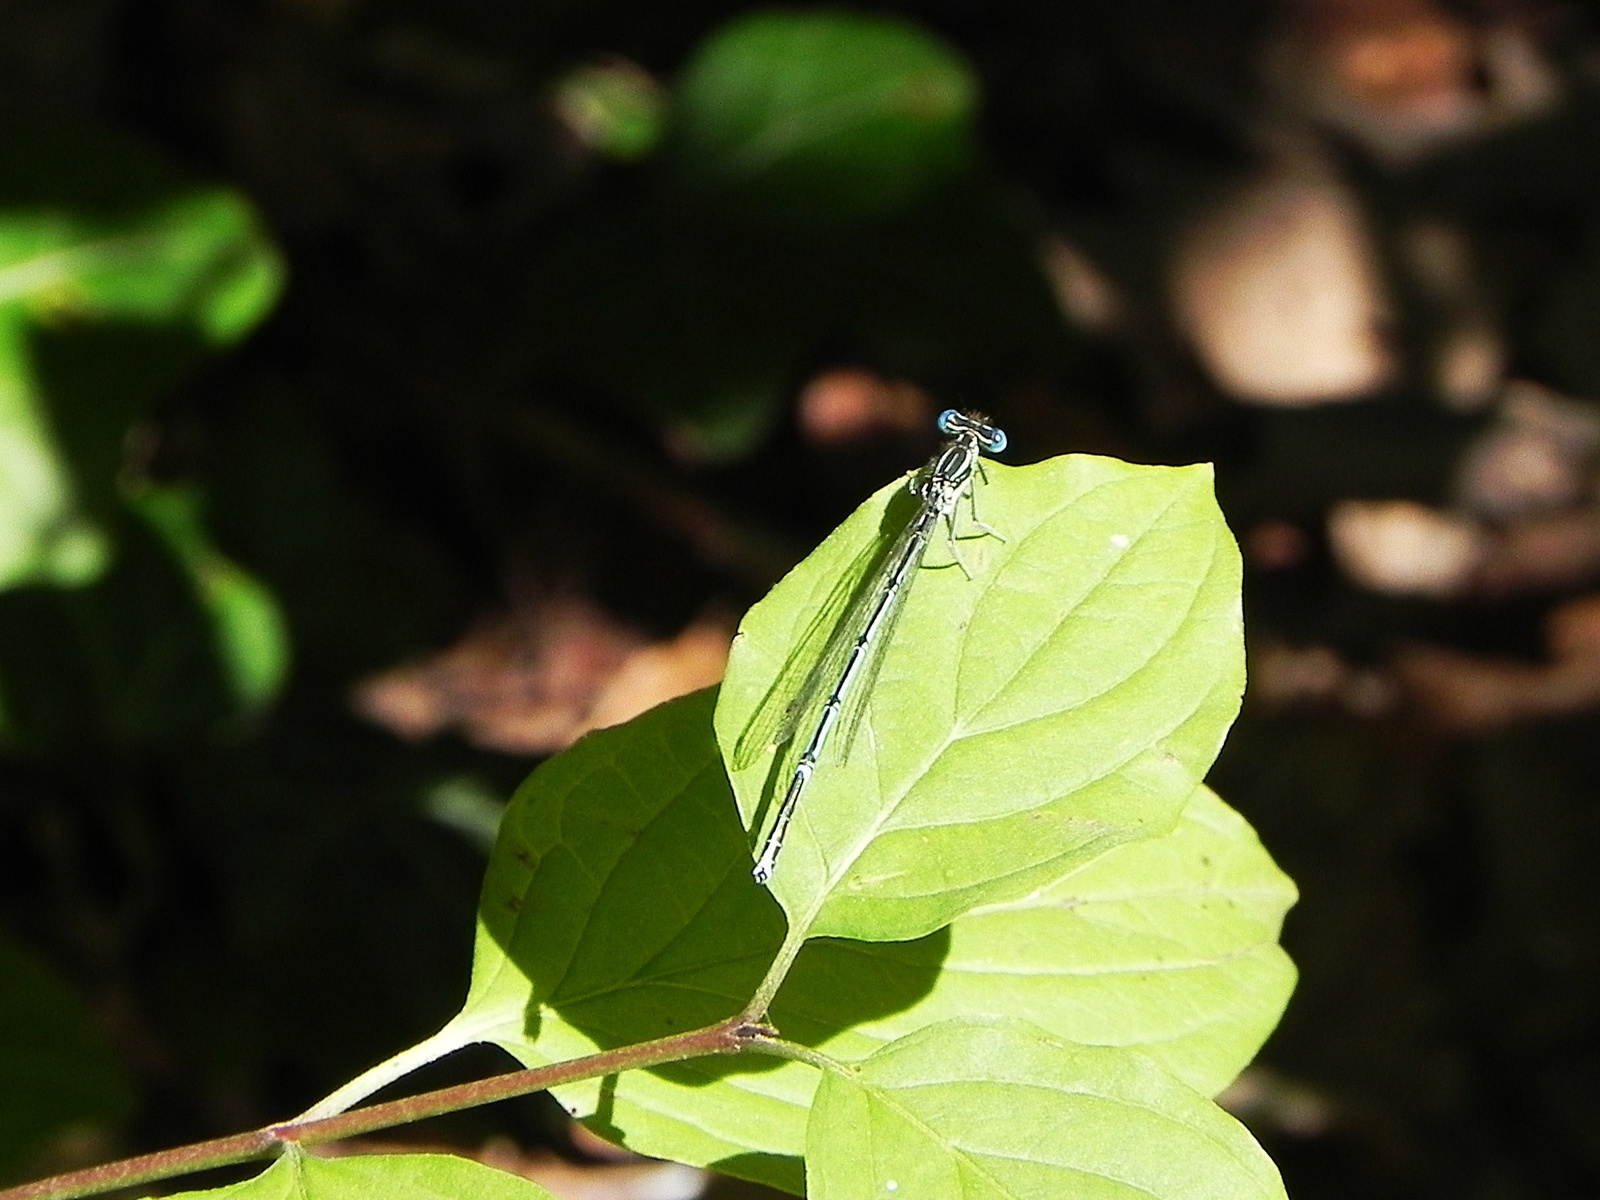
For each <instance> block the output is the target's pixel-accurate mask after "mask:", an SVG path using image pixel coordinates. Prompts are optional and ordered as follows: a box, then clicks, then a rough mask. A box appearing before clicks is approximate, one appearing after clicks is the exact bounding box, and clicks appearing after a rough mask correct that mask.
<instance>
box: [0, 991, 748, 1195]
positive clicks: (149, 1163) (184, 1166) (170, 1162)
mask: <svg viewBox="0 0 1600 1200" xmlns="http://www.w3.org/2000/svg"><path fill="white" fill-rule="evenodd" d="M772 1036H773V1030H772V1029H771V1028H769V1027H768V1026H766V1025H761V1024H758V1023H753V1022H751V1021H749V1020H747V1019H746V1018H744V1017H743V1016H738V1017H732V1018H729V1019H728V1020H726V1021H722V1022H720V1023H718V1024H716V1025H708V1026H706V1027H705V1028H704V1029H696V1030H694V1031H692V1032H690V1033H680V1034H677V1035H675V1036H673V1037H666V1038H660V1039H658V1040H656V1041H653V1042H641V1043H639V1044H638V1045H636V1046H624V1047H621V1048H620V1049H617V1050H607V1051H604V1052H602V1053H600V1054H591V1055H588V1056H586V1057H584V1058H575V1059H573V1060H571V1061H570V1062H564V1063H556V1064H554V1065H552V1066H548V1067H531V1068H529V1069H527V1070H523V1071H510V1072H507V1073H506V1074H504V1075H495V1076H491V1077H490V1078H488V1079H477V1080H474V1081H473V1082H471V1083H462V1084H457V1085H455V1086H454V1087H447V1088H439V1089H437V1090H436V1091H431V1092H422V1093H420V1094H418V1095H415V1096H407V1097H406V1098H405V1099H403V1100H391V1101H388V1102H387V1103H384V1104H373V1105H369V1106H367V1107H365V1108H356V1109H351V1110H350V1111H349V1112H344V1113H339V1114H338V1115H336V1116H332V1117H320V1118H317V1119H315V1120H309V1121H286V1122H283V1123H281V1124H278V1125H268V1126H267V1127H266V1128H264V1129H257V1130H254V1131H252V1132H250V1133H239V1134H234V1135H232V1136H230V1137H224V1138H215V1139H213V1140H211V1141H208V1142H196V1143H194V1144H192V1145H188V1146H178V1147H175V1148H173V1149H171V1150H160V1151H157V1152H156V1153H154V1154H142V1155H139V1156H138V1157H137V1158H125V1159H121V1160H119V1161H117V1162H109V1163H102V1164H101V1165H99V1166H96V1167H88V1168H85V1169H84V1170H81V1171H70V1172H68V1173H66V1174H64V1175H54V1176H51V1177H50V1178H48V1179H40V1180H37V1181H36V1182H33V1183H25V1184H22V1185H21V1186H19V1187H13V1188H7V1189H5V1190H3V1191H0V1200H76V1198H77V1197H81V1196H95V1195H99V1194H100V1193H102V1192H110V1191H115V1190H116V1189H118V1188H124V1187H132V1186H134V1185H136V1184H143V1183H150V1182H153V1181H154V1180H158V1179H171V1178H173V1177H174V1176H178V1175H187V1174H190V1173H192V1172H194V1171H203V1170H208V1169H210V1168H212V1167H224V1166H230V1165H233V1164H235V1163H243V1162H250V1161H253V1160H256V1159H263V1158H273V1157H276V1156H277V1155H278V1154H279V1153H281V1152H282V1151H283V1150H284V1149H285V1148H286V1147H288V1146H290V1145H293V1144H298V1145H302V1146H310V1145H317V1144H319V1143H322V1142H332V1141H337V1140H339V1139H340V1138H347V1137H355V1136H357V1135H360V1134H364V1133H372V1132H374V1131H375V1130H379V1129H389V1128H392V1127H393V1126H396V1125H404V1124H407V1123H409V1122H412V1121H420V1120H422V1119H424V1118H426V1117H435V1116H439V1115H441V1114H443V1113H449V1112H457V1111H459V1110H461V1109H465V1108H473V1107H476V1106H478V1105H480V1104H491V1103H493V1102H494V1101H496V1100H509V1099H511V1098H512V1097H514V1096H525V1095H528V1094H529V1093H530V1092H542V1091H544V1090H545V1089H546V1088H550V1087H554V1086H556V1085H557V1084H561V1083H572V1082H575V1081H577V1080H580V1079H595V1078H599V1077H601V1076H605V1075H614V1074H616V1073H618V1072H620V1071H627V1070H634V1069H638V1068H641V1067H654V1066H660V1065H661V1064H662V1063H669V1062H681V1061H682V1060H684V1059H689V1058H703V1057H706V1056H708V1055H711V1054H738V1053H739V1052H741V1051H743V1050H746V1049H749V1048H750V1047H752V1046H754V1045H756V1044H758V1043H761V1042H764V1041H766V1040H767V1039H769V1038H771V1037H772Z"/></svg>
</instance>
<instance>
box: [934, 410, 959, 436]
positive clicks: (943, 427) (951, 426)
mask: <svg viewBox="0 0 1600 1200" xmlns="http://www.w3.org/2000/svg"><path fill="white" fill-rule="evenodd" d="M960 416H961V414H960V413H959V412H958V411H956V410H955V409H953V408H947V409H945V410H944V411H943V412H942V413H940V414H939V432H940V433H942V434H944V435H945V436H946V437H954V436H955V432H956V425H955V423H956V421H957V420H958V419H959V418H960Z"/></svg>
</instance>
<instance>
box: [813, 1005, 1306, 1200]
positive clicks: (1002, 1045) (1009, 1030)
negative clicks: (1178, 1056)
mask: <svg viewBox="0 0 1600 1200" xmlns="http://www.w3.org/2000/svg"><path fill="white" fill-rule="evenodd" d="M806 1194H807V1196H809V1197H811V1198H812V1200H869V1198H870V1200H883V1197H885V1196H897V1195H905V1196H908V1197H910V1196H914V1197H916V1198H917V1200H944V1198H946V1197H948V1198H949V1200H1056V1198H1057V1197H1061V1196H1074V1197H1080V1196H1081V1197H1095V1198H1096V1200H1116V1198H1120V1197H1126V1198H1127V1200H1180V1198H1181V1200H1258V1198H1259V1200H1275V1198H1279V1197H1282V1196H1283V1195H1284V1191H1283V1183H1282V1181H1281V1180H1280V1179H1279V1178H1278V1172H1277V1169H1276V1168H1275V1167H1274V1166H1273V1165H1272V1161H1271V1160H1270V1159H1269V1158H1268V1157H1267V1156H1266V1154H1265V1153H1263V1152H1262V1150H1261V1148H1260V1147H1259V1146H1257V1145H1256V1143H1255V1141H1254V1140H1253V1139H1252V1138H1251V1137H1250V1135H1249V1133H1247V1132H1246V1131H1245V1129H1244V1127H1243V1126H1241V1125H1240V1124H1239V1123H1238V1122H1236V1121H1235V1120H1234V1119H1233V1118H1232V1117H1230V1116H1228V1115H1227V1114H1226V1113H1224V1112H1223V1111H1222V1110H1221V1109H1220V1108H1218V1107H1217V1106H1216V1105H1215V1104H1213V1103H1212V1102H1211V1101H1209V1100H1207V1099H1206V1098H1205V1097H1204V1096H1202V1095H1200V1094H1199V1093H1197V1092H1195V1091H1193V1090H1192V1089H1190V1088H1188V1087H1186V1086H1185V1085H1184V1084H1182V1083H1180V1082H1179V1081H1178V1080H1177V1079H1175V1078H1173V1077H1172V1076H1171V1075H1169V1074H1168V1073H1167V1072H1166V1071H1164V1070H1163V1069H1162V1068H1161V1067H1160V1066H1158V1065H1157V1064H1156V1063H1154V1062H1152V1061H1151V1060H1149V1059H1146V1058H1143V1057H1142V1056H1140V1055H1137V1054H1130V1053H1128V1052H1127V1051H1125V1050H1119V1049H1110V1048H1106V1047H1098V1046H1078V1045H1073V1044H1072V1043H1069V1042H1063V1041H1060V1040H1058V1039H1056V1038H1055V1037H1053V1036H1051V1035H1050V1034H1048V1033H1046V1032H1045V1031H1044V1030H1042V1029H1039V1028H1037V1027H1034V1026H1030V1025H1027V1024H1026V1023H1023V1022H1013V1021H995V1022H983V1023H979V1022H948V1023H946V1024H941V1025H935V1026H932V1027H930V1028H928V1029H924V1030H921V1031H919V1032H917V1033H915V1034H912V1035H911V1036H909V1037H907V1038H904V1039H902V1040H900V1041H898V1042H894V1043H892V1044H891V1045H889V1046H886V1047H884V1048H883V1049H882V1050H880V1051H878V1052H877V1053H876V1054H874V1055H873V1056H872V1057H871V1058H869V1059H867V1060H866V1061H865V1062H863V1063H861V1064H859V1065H858V1066H856V1067H854V1068H849V1067H846V1068H843V1069H840V1070H829V1071H827V1072H826V1073H825V1074H824V1077H823V1081H822V1084H821V1086H820V1087H819V1088H818V1089H817V1097H816V1103H815V1106H814V1108H813V1109H812V1114H811V1121H810V1124H809V1126H808V1127H807V1130H806Z"/></svg>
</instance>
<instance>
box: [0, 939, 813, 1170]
mask: <svg viewBox="0 0 1600 1200" xmlns="http://www.w3.org/2000/svg"><path fill="white" fill-rule="evenodd" d="M805 931H806V926H805V925H802V924H799V923H798V922H797V923H795V924H793V925H791V926H790V927H789V932H788V934H787V935H786V936H785V937H784V939H783V945H782V946H780V947H778V953H777V956H776V957H775V958H774V959H773V960H772V965H771V966H770V967H768V968H767V976H766V978H765V979H763V980H762V981H761V985H760V986H759V987H758V988H756V994H755V995H754V996H752V997H751V998H750V1003H749V1004H747V1005H745V1006H744V1012H743V1014H742V1015H741V1019H743V1020H745V1021H748V1022H751V1023H753V1024H754V1023H761V1022H764V1021H765V1020H766V1019H767V1009H768V1008H770V1007H771V1005H772V998H773V997H774V996H776V995H777V994H778V989H779V988H780V987H782V986H783V980H784V977H785V976H787V975H788V974H789V968H790V967H792V966H794V960H795V958H796V956H797V955H798V954H799V953H800V949H801V947H802V946H804V945H805V944H806V932H805ZM0 1200H6V1197H5V1196H4V1194H3V1193H0Z"/></svg>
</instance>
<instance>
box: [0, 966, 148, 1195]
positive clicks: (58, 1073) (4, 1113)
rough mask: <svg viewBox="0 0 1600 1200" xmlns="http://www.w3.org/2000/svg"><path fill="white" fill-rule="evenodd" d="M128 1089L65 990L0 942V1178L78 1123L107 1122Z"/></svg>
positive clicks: (126, 1103)
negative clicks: (44, 1143)
mask: <svg viewBox="0 0 1600 1200" xmlns="http://www.w3.org/2000/svg"><path fill="white" fill-rule="evenodd" d="M132 1103H133V1092H132V1085H131V1084H130V1083H129V1081H128V1077H127V1074H126V1072H125V1071H124V1069H123V1066H122V1063H121V1062H120V1061H119V1060H118V1058H117V1056H116V1054H115V1053H114V1052H113V1050H112V1048H111V1046H110V1044H109V1043H108V1042H107V1041H106V1039H105V1037H104V1036H103V1035H101V1034H100V1033H99V1031H98V1030H96V1029H95V1028H94V1026H93V1025H92V1024H91V1023H90V1021H89V1015H88V1013H87V1012H86V1011H85V1009H84V1005H83V1002H82V1001H81V1000H80V999H79V998H78V997H77V996H76V995H75V994H74V993H73V991H72V989H71V988H69V987H68V986H67V984H66V983H65V982H64V981H63V980H62V979H60V978H59V977H58V976H57V975H56V974H55V973H54V972H52V971H51V970H49V969H48V968H47V967H46V966H45V965H44V964H43V963H41V962H39V961H38V960H36V959H35V958H33V957H32V956H31V955H29V954H25V953H24V952H23V951H22V950H21V949H20V948H19V947H17V946H16V945H15V944H14V943H12V942H11V941H9V940H7V939H5V938H0V1175H4V1174H6V1173H8V1168H10V1167H12V1166H13V1165H14V1164H16V1162H17V1161H18V1159H19V1158H20V1157H21V1156H22V1155H23V1154H25V1153H26V1152H27V1151H29V1150H31V1149H33V1148H35V1147H36V1146H38V1145H39V1144H40V1143H41V1142H42V1141H43V1140H44V1139H45V1138H47V1137H49V1136H50V1135H51V1134H53V1133H57V1132H59V1131H61V1130H62V1129H64V1128H66V1127H67V1126H69V1125H71V1124H74V1123H78V1122H90V1121H93V1122H109V1121H115V1120H117V1119H118V1118H120V1117H121V1116H123V1115H124V1114H125V1113H126V1112H127V1110H128V1109H129V1108H130V1107H131V1105H132Z"/></svg>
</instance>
